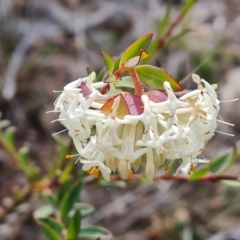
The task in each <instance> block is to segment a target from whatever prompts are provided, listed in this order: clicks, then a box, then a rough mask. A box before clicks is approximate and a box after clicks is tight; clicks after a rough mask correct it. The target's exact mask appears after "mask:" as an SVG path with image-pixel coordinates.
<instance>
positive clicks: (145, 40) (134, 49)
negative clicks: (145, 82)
mask: <svg viewBox="0 0 240 240" xmlns="http://www.w3.org/2000/svg"><path fill="white" fill-rule="evenodd" d="M152 36H153V34H152V33H149V34H146V35H144V36H142V37H140V38H139V39H137V40H136V41H135V42H134V43H133V44H132V45H130V46H129V47H128V48H127V50H126V51H125V52H124V53H123V54H122V57H121V59H120V62H119V67H121V66H122V64H123V63H125V62H127V61H128V60H130V59H132V58H134V57H137V56H139V55H140V52H141V49H146V48H147V46H148V44H149V43H150V41H151V39H152Z"/></svg>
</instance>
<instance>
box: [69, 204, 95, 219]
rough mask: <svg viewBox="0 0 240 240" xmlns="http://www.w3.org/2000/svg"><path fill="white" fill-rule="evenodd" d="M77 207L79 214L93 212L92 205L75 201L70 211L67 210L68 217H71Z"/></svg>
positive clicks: (85, 214)
mask: <svg viewBox="0 0 240 240" xmlns="http://www.w3.org/2000/svg"><path fill="white" fill-rule="evenodd" d="M77 209H79V210H80V211H81V216H82V217H85V216H88V215H90V214H91V213H93V211H94V207H93V206H91V205H88V204H85V203H75V204H74V206H73V209H72V211H70V212H69V214H68V215H69V217H72V216H73V215H74V213H75V212H76V210H77Z"/></svg>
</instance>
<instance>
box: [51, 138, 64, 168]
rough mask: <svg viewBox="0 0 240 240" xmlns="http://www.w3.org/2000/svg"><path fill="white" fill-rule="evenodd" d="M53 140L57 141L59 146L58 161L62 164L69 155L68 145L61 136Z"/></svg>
mask: <svg viewBox="0 0 240 240" xmlns="http://www.w3.org/2000/svg"><path fill="white" fill-rule="evenodd" d="M53 138H54V140H55V141H56V143H57V146H58V149H57V154H56V159H58V160H59V161H60V162H62V161H63V160H65V156H66V154H67V143H66V142H65V141H64V139H63V137H61V136H60V135H54V137H53ZM54 172H55V171H54Z"/></svg>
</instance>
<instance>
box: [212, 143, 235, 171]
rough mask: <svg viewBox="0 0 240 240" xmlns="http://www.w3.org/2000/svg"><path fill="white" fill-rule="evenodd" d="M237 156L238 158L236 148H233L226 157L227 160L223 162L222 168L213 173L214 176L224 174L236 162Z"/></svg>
mask: <svg viewBox="0 0 240 240" xmlns="http://www.w3.org/2000/svg"><path fill="white" fill-rule="evenodd" d="M237 156H238V152H237V147H236V146H234V147H233V151H232V154H231V156H228V157H227V159H226V161H225V162H224V164H223V165H222V167H221V168H220V169H219V170H218V171H217V172H215V174H223V173H225V172H226V171H227V170H228V169H229V168H230V167H231V166H232V165H233V163H234V162H235V161H236V159H237ZM210 163H211V162H210Z"/></svg>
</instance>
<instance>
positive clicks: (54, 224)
mask: <svg viewBox="0 0 240 240" xmlns="http://www.w3.org/2000/svg"><path fill="white" fill-rule="evenodd" d="M38 221H39V222H40V223H44V224H46V225H48V226H49V227H50V228H52V229H53V230H54V231H56V232H57V233H59V234H61V232H62V230H63V228H64V226H63V225H62V223H60V222H58V221H57V220H56V219H54V218H51V217H48V218H40V219H38Z"/></svg>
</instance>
